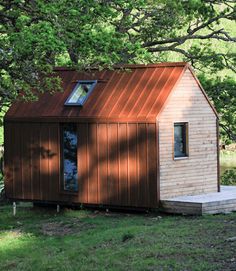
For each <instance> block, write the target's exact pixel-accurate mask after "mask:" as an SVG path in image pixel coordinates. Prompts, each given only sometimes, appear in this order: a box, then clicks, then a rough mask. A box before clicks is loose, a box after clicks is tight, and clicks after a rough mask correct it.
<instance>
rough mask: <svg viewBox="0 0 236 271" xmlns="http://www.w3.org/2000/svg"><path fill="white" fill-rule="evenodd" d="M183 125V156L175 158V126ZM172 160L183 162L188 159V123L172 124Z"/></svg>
mask: <svg viewBox="0 0 236 271" xmlns="http://www.w3.org/2000/svg"><path fill="white" fill-rule="evenodd" d="M176 125H183V126H184V127H185V150H186V151H185V156H175V126H176ZM172 142H173V144H172V145H173V160H184V159H188V158H189V123H188V122H185V121H178V122H174V123H173V140H172Z"/></svg>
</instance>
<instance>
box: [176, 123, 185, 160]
mask: <svg viewBox="0 0 236 271" xmlns="http://www.w3.org/2000/svg"><path fill="white" fill-rule="evenodd" d="M187 135H188V124H187V123H186V122H181V123H175V124H174V158H178V157H187V156H188V139H187Z"/></svg>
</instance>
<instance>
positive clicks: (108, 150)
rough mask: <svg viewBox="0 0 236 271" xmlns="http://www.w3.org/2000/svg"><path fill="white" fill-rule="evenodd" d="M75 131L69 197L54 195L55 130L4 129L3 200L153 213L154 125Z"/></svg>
mask: <svg viewBox="0 0 236 271" xmlns="http://www.w3.org/2000/svg"><path fill="white" fill-rule="evenodd" d="M77 125H78V126H77V127H78V139H79V140H78V142H79V145H78V172H79V192H78V194H74V195H70V194H66V193H62V191H60V138H59V131H60V129H59V128H60V126H59V124H58V123H31V124H29V123H16V122H6V123H5V150H6V152H5V168H6V169H5V173H6V193H7V197H8V198H11V199H25V200H46V201H55V202H73V203H88V204H104V205H116V206H128V207H156V206H157V205H158V200H159V196H158V187H157V186H158V176H157V174H158V168H157V165H158V161H157V159H158V155H157V131H156V124H153V123H110V124H109V123H78V124H77Z"/></svg>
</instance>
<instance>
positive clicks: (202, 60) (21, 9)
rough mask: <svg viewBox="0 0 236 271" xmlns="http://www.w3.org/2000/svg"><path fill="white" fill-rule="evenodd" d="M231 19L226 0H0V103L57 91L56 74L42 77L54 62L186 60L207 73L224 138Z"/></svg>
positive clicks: (235, 55) (235, 33) (230, 112)
mask: <svg viewBox="0 0 236 271" xmlns="http://www.w3.org/2000/svg"><path fill="white" fill-rule="evenodd" d="M235 20H236V4H235V1H232V0H188V1H179V0H167V1H166V0H151V1H143V0H135V1H134V0H114V1H109V0H107V1H104V0H97V1H93V0H71V1H69V4H68V1H65V0H55V1H23V0H17V1H5V0H3V1H1V3H0V48H1V50H0V108H1V107H3V106H4V105H8V104H9V103H11V102H12V101H14V100H16V99H17V97H18V99H22V98H23V99H26V100H29V99H36V96H37V90H38V91H39V92H43V91H52V92H53V91H56V90H59V89H60V82H59V78H56V77H48V76H47V75H48V74H50V73H52V70H53V67H54V66H55V65H66V66H73V67H75V68H77V69H84V68H86V69H89V68H91V67H98V68H104V67H111V66H112V65H114V64H122V63H151V62H162V61H188V62H190V63H191V64H192V65H193V66H194V68H196V70H197V73H198V75H201V74H204V75H207V76H204V78H203V76H202V78H203V79H202V82H203V83H204V86H205V89H206V90H207V91H208V89H209V92H208V94H209V96H210V97H211V98H212V100H213V101H214V103H215V106H216V108H217V110H218V111H219V112H220V114H221V116H222V118H221V131H222V135H223V136H224V140H228V141H230V140H231V141H232V140H235V139H236V128H235V127H236V125H235V124H236V120H235V110H236V109H235V103H236V102H235V96H236V95H235V84H236V83H235V72H236V69H235V64H236V46H235V44H236V29H235ZM226 75H227V78H226ZM32 88H34V93H32V91H31V90H32ZM19 93H20V95H19ZM35 94H36V95H35Z"/></svg>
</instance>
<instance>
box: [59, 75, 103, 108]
mask: <svg viewBox="0 0 236 271" xmlns="http://www.w3.org/2000/svg"><path fill="white" fill-rule="evenodd" d="M97 82H98V80H79V81H78V82H77V84H76V85H75V87H74V89H73V90H72V92H71V93H70V95H69V97H68V98H67V99H66V101H65V103H64V105H65V106H83V105H84V104H85V102H86V101H87V99H88V98H89V96H90V95H91V93H92V92H93V90H94V88H95V86H96V84H97ZM82 84H91V87H90V89H89V91H88V92H87V95H86V97H85V98H84V100H83V102H82V103H81V102H76V103H70V102H69V101H70V99H71V97H72V96H73V95H74V94H75V92H76V91H77V89H78V87H79V85H82Z"/></svg>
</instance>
